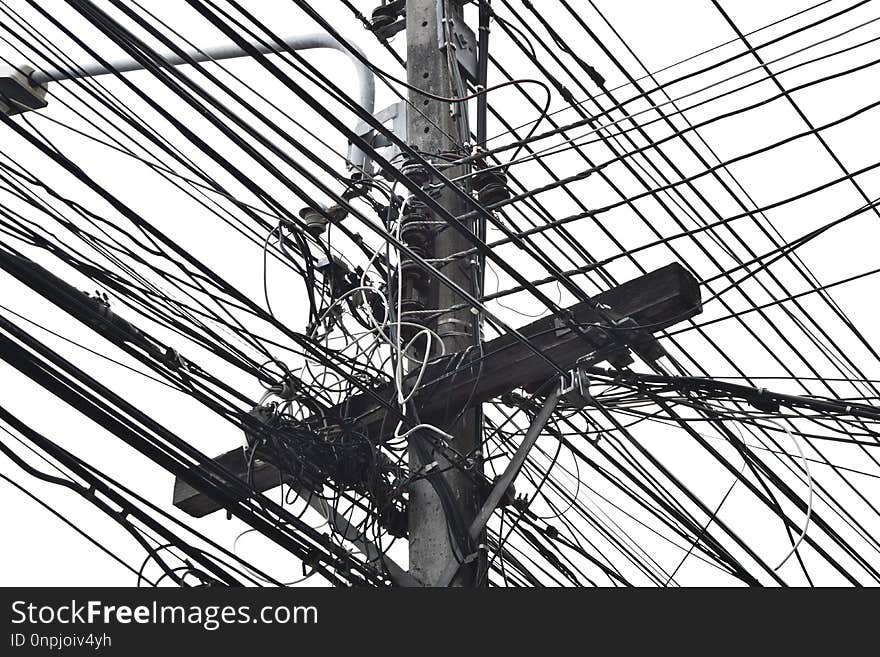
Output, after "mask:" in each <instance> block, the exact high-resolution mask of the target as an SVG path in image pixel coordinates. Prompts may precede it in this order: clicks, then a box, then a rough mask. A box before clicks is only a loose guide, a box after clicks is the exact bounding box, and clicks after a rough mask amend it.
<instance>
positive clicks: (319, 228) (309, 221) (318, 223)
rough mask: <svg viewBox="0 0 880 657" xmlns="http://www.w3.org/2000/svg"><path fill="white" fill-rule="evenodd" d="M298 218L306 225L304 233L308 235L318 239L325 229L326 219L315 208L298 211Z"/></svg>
mask: <svg viewBox="0 0 880 657" xmlns="http://www.w3.org/2000/svg"><path fill="white" fill-rule="evenodd" d="M299 217H300V219H302V220H303V223H304V224H305V225H306V231H307V232H308V233H309V235H312V236H314V237H318V236H319V235H321V234H322V233H323V232H324V231H325V230H326V229H327V223H328V222H327V217H325V216H324V215H323V214H322V213H321V212H319V211H318V210H316V209H315V208H312V207H308V208H303V209H302V210H300V211H299Z"/></svg>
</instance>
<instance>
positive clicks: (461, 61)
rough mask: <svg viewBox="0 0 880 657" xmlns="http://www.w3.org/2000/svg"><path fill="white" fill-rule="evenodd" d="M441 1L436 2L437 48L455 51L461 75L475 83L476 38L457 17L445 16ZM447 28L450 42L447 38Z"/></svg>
mask: <svg viewBox="0 0 880 657" xmlns="http://www.w3.org/2000/svg"><path fill="white" fill-rule="evenodd" d="M443 7H444V2H443V0H437V47H438V48H439V49H440V50H443V49H445V48H446V47H447V46H449V45H450V42H451V45H452V47H453V48H454V49H455V59H456V61H458V65H459V67H460V68H461V71H462V73H463V74H464V75H465V77H466V78H467V79H468V80H470V81H471V82H476V81H477V36H476V35H475V34H474V31H473V30H472V29H471V28H470V27H468V25H467V23H465V22H464V18H462V17H461V16H458V15H453V16H451V17H447V16H446V12H445V11H444V10H443ZM447 25H448V26H449V30H450V35H451V37H452V38H451V40H450V39H449V38H447V32H446V27H447Z"/></svg>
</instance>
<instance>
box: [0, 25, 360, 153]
mask: <svg viewBox="0 0 880 657" xmlns="http://www.w3.org/2000/svg"><path fill="white" fill-rule="evenodd" d="M283 41H284V47H281V46H280V45H277V44H267V43H264V42H258V43H252V44H251V48H253V49H254V50H257V51H258V52H259V53H261V54H264V55H266V54H277V53H281V52H285V51H286V50H314V49H317V48H329V49H331V50H338V51H339V52H341V53H344V54H345V55H346V56H347V57H348V59H349V61H350V62H351V63H352V64H353V65H354V68H355V72H356V73H357V77H358V104H359V105H360V106H361V108H363V109H364V110H365V111H366V112H368V113H369V114H374V113H375V103H376V81H375V78H374V76H373V72H372V71H371V70H370V68H369V67H368V66H367V65H366V64H364V61H366V57H365V56H364V54H363V53H362V52H361V51H360V49H358V48H357V47H356V46H353V45H350V44H348V45H343V44H342V43H340V42H339V41H337V40H336V39H334V38H333V37H332V36H330V35H329V34H321V33H317V34H301V35H298V36H292V37H287V38H285V39H283ZM352 50H356V51H357V52H358V53H359V54H360V55H361V57H360V58H359V57H357V56H355V55H354V54H353V53H352ZM248 55H249V52H246V51H245V50H244V49H242V48H240V47H239V46H237V45H235V44H227V45H222V46H214V47H212V48H204V49H199V50H193V51H191V52H188V53H187V54H186V56H181V55H178V54H176V53H165V54H163V55H161V56H160V57H161V62H160V64H159V65H160V66H161V67H163V68H169V67H172V66H181V65H185V64H189V63H190V62H192V61H196V62H207V61H221V60H225V59H235V58H237V57H246V56H248ZM143 69H144V66H143V64H141V63H140V62H139V61H137V60H136V59H133V58H126V59H120V60H116V61H111V62H109V64H108V65H107V66H105V65H103V64H91V65H88V66H81V67H77V68H63V69H61V68H51V69H46V70H43V71H34V70H32V69H30V67H22V68H21V69H20V71H17V72H15V73H14V74H13V75H10V76H6V77H4V81H5V83H7V84H8V86H10V89H11V90H12V91H10V92H8V93H6V95H7V96H10V97H12V98H13V99H14V100H16V101H17V102H16V103H15V104H14V106H13V108H12V109H13V110H14V111H8V112H7V113H18V112H20V111H24V110H25V109H40V108H41V107H43V106H45V102H38V101H34V102H33V103H29V102H22V100H21V99H19V98H17V96H19V95H21V94H20V93H13V92H20V91H24V89H21V90H19V89H18V88H17V86H19V85H21V84H22V81H21V80H17V78H21V77H22V74H24V75H26V76H27V81H28V83H29V85H30V89H28V90H27V91H28V92H29V94H31V95H34V96H37V95H38V94H40V95H39V101H42V100H43V96H45V91H46V85H47V84H48V83H49V82H62V81H64V80H76V79H81V78H93V77H97V76H99V75H109V74H111V73H127V72H131V71H138V70H143ZM7 78H8V79H7ZM3 89H5V87H4V86H3V85H2V84H0V91H3ZM25 100H27V101H29V100H30V97H29V96H27V95H25ZM26 105H28V107H25V106H26ZM349 161H350V163H351V165H352V167H353V168H354V169H356V170H361V169H363V168H364V165H365V163H366V155H365V154H364V153H363V152H362V151H361V150H360V149H359V148H357V147H355V146H353V145H352V146H351V147H350V148H349Z"/></svg>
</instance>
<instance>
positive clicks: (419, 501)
mask: <svg viewBox="0 0 880 657" xmlns="http://www.w3.org/2000/svg"><path fill="white" fill-rule="evenodd" d="M461 13H462V10H461V6H460V5H459V3H458V2H457V1H456V0H407V2H406V40H407V49H406V50H407V58H406V60H407V65H406V72H407V81H408V82H409V84H410V85H411V86H412V87H415V88H417V89H420V90H423V91H426V92H428V93H430V94H432V95H434V96H442V97H444V98H454V97H457V96H458V97H460V94H457V92H456V89H462V86H459V81H460V80H461V79H462V78H461V76H460V72H459V71H458V70H456V69H455V68H453V67H457V66H458V64H457V63H456V56H455V53H454V51H453V50H452V49H453V48H455V45H453V39H452V38H451V37H452V32H453V30H454V22H455V21H459V22H460V21H461ZM447 42H449V44H450V45H448V46H447V45H446V44H447ZM450 61H451V62H452V64H450ZM409 99H410V106H409V107H408V108H407V135H408V141H409V144H410V146H412V147H413V148H415V149H417V150H418V151H420V152H421V153H422V155H423V156H424V157H425V158H426V159H427V160H429V161H432V162H434V163H440V162H442V161H443V160H442V159H441V157H438V154H446V155H447V156H448V155H449V154H450V153H460V152H461V149H462V146H463V142H464V141H465V140H467V139H468V135H469V128H468V125H467V112H466V108H465V107H464V103H450V102H449V101H445V100H438V99H436V98H432V97H431V96H426V95H423V94H420V93H418V92H417V91H414V90H410V93H409ZM444 173H445V175H446V177H447V178H452V179H454V178H456V177H458V176H461V175H464V174H465V173H467V169H465V168H464V167H457V168H452V169H445V170H444ZM432 182H436V178H435V177H429V179H428V180H427V181H426V184H431V183H432ZM436 199H437V201H438V202H439V203H440V204H441V205H442V206H443V207H444V208H446V209H447V210H448V211H449V212H450V213H451V214H453V215H454V216H459V215H462V214H464V213H465V211H466V207H465V202H463V201H462V199H460V198H458V197H456V195H455V193H454V191H453V190H451V189H442V190H440V191H439V193H438V194H437V196H436ZM422 207H423V206H422ZM409 216H410V217H411V218H412V219H413V220H415V219H416V218H418V219H419V220H424V219H425V218H427V220H428V221H429V222H431V221H436V222H438V224H437V226H436V227H435V229H434V230H433V231H432V233H431V235H429V236H428V239H427V241H426V242H425V249H426V252H427V255H428V257H430V258H445V257H448V256H450V255H452V254H455V253H461V252H462V251H466V250H467V249H468V248H470V247H471V246H472V245H471V244H470V243H469V242H468V241H467V240H466V239H465V238H464V237H463V236H462V235H461V234H459V233H458V232H457V231H456V230H455V229H454V228H451V227H446V229H445V230H444V226H443V222H442V219H441V218H440V217H436V216H434V215H433V214H432V213H430V212H428V213H427V214H422V216H420V217H419V216H418V213H417V212H414V213H411V214H409ZM403 226H404V235H406V234H407V232H408V231H406V228H405V227H406V219H404V223H403ZM443 270H444V272H445V274H446V275H447V276H449V278H450V279H452V281H454V282H455V283H456V284H457V285H459V286H460V287H462V288H463V289H465V290H468V291H469V292H470V293H472V294H474V293H476V290H475V287H476V285H475V283H476V276H475V275H476V271H475V268H474V264H473V263H471V262H470V261H469V260H465V259H462V260H459V261H454V262H451V263H449V264H446V265H443ZM404 273H406V270H405V272H404ZM426 275H427V274H425V273H424V272H421V273H419V272H416V273H415V276H416V277H418V276H426ZM423 282H424V281H421V282H416V283H415V286H416V287H417V286H418V285H419V284H420V283H423ZM405 289H407V290H411V288H410V287H409V286H408V284H406V283H405ZM413 295H416V296H417V295H418V292H414V293H413ZM426 295H427V296H426V298H425V303H424V304H423V305H424V306H425V309H426V310H432V309H436V310H439V311H443V310H444V309H446V308H450V307H452V306H456V305H460V304H462V303H463V302H464V300H463V299H462V298H461V297H460V296H459V295H458V294H456V293H455V292H453V291H452V290H450V289H448V288H446V287H445V286H442V285H439V284H437V283H436V282H433V283H430V284H428V289H427V291H426ZM410 299H412V296H411V297H410ZM413 307H414V308H415V309H420V308H419V304H416V305H415V306H413ZM416 317H417V316H415V315H413V316H412V319H413V320H414V319H416ZM422 317H424V315H422ZM404 319H408V318H407V317H406V316H405V315H404ZM475 322H478V318H477V317H476V316H475V315H473V314H472V313H471V312H470V310H469V308H468V307H467V306H466V307H465V308H464V309H461V310H458V311H455V312H441V314H440V315H439V316H438V318H437V320H436V322H431V323H430V326H431V327H432V328H435V330H436V331H437V333H438V334H439V335H440V337H441V339H442V340H443V344H444V345H445V347H446V353H448V354H451V353H457V352H458V353H460V352H463V351H465V350H467V349H468V347H473V346H474V335H475V334H476V335H477V336H478V335H479V330H476V332H475V326H474V323H475ZM476 328H477V329H478V328H479V327H476ZM460 410H461V409H460V407H459V408H453V407H450V409H449V415H450V417H449V419H453V418H455V416H456V415H457V414H458V413H459V411H460ZM480 417H481V416H480V413H479V410H478V409H468V410H466V411H465V412H464V413H463V414H462V416H461V418H460V419H459V420H458V421H457V422H455V423H454V424H453V425H451V426H447V427H443V428H444V429H445V430H446V431H447V432H448V433H449V434H451V435H452V436H453V437H454V439H453V440H452V441H451V442H450V446H451V447H452V448H453V449H454V450H456V451H457V452H458V453H460V454H468V455H474V456H475V457H476V456H477V455H478V454H479V448H480V442H481V439H482V430H481V426H479V425H480V421H479V419H478V418H480ZM438 437H439V436H430V438H431V439H436V438H438ZM427 438H428V437H427V436H425V435H424V433H421V434H420V433H418V432H417V433H415V434H412V435H411V436H410V441H409V451H410V467H411V468H412V471H414V472H415V471H417V470H418V469H419V468H420V467H422V466H424V465H426V463H423V460H425V461H427V463H431V462H432V461H436V462H437V466H436V467H437V469H438V470H440V471H441V472H443V471H445V472H443V474H438V475H435V478H436V479H438V480H439V479H440V478H441V477H442V479H443V480H444V481H445V488H447V490H448V493H449V495H448V496H447V509H448V507H449V506H452V507H454V509H452V512H453V513H455V514H457V515H458V516H459V517H458V518H457V519H453V518H448V517H447V513H446V511H447V509H444V506H443V504H442V503H441V500H440V497H439V496H438V492H437V490H436V488H435V486H434V485H432V484H431V483H430V482H429V481H427V480H425V479H420V480H419V481H418V482H417V483H415V484H414V485H413V486H412V487H411V489H410V493H409V505H408V507H409V568H410V573H411V574H412V575H413V576H415V577H416V579H418V580H420V581H421V582H422V583H423V584H425V585H427V586H433V585H437V584H438V583H440V580H441V576H442V575H443V572H444V571H445V570H446V568H447V565H448V564H449V563H450V562H453V561H457V560H461V559H465V558H468V557H470V556H471V555H467V554H461V553H460V550H459V548H458V546H454V545H453V544H452V542H451V541H450V535H451V533H452V532H451V530H450V527H449V526H448V525H449V523H452V522H453V521H457V522H458V523H459V524H461V525H463V526H464V527H465V528H467V527H470V525H471V523H472V522H473V520H474V518H475V516H476V512H477V508H478V506H479V503H480V502H479V500H478V499H477V494H476V493H477V491H476V487H475V484H474V483H473V480H472V479H470V478H469V477H467V475H465V474H464V473H463V472H461V471H460V470H459V469H457V468H449V469H448V470H447V467H446V466H447V465H448V464H447V462H446V460H445V459H444V458H443V457H442V456H441V455H440V454H439V453H434V452H433V450H432V449H431V444H430V442H429V441H428V440H427ZM475 463H478V460H477V459H475ZM476 467H479V466H478V465H477V466H476ZM440 486H441V487H443V484H442V482H441V484H440ZM441 492H443V491H441ZM477 564H478V561H470V562H469V563H467V564H464V565H463V566H462V567H461V568H460V569H459V571H458V575H457V577H456V580H455V581H454V582H453V584H454V585H459V586H474V585H475V584H476V574H477Z"/></svg>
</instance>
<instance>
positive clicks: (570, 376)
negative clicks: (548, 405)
mask: <svg viewBox="0 0 880 657" xmlns="http://www.w3.org/2000/svg"><path fill="white" fill-rule="evenodd" d="M559 398H560V399H561V400H562V401H564V402H566V403H567V404H569V405H570V406H574V407H575V408H584V407H585V406H589V405H590V404H592V396H591V395H590V379H589V378H588V377H587V375H586V374H585V373H584V371H583V370H582V369H581V368H579V367H576V368H574V369H571V370H569V371H567V372H566V373H565V374H563V375H562V376H561V377H559Z"/></svg>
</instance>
